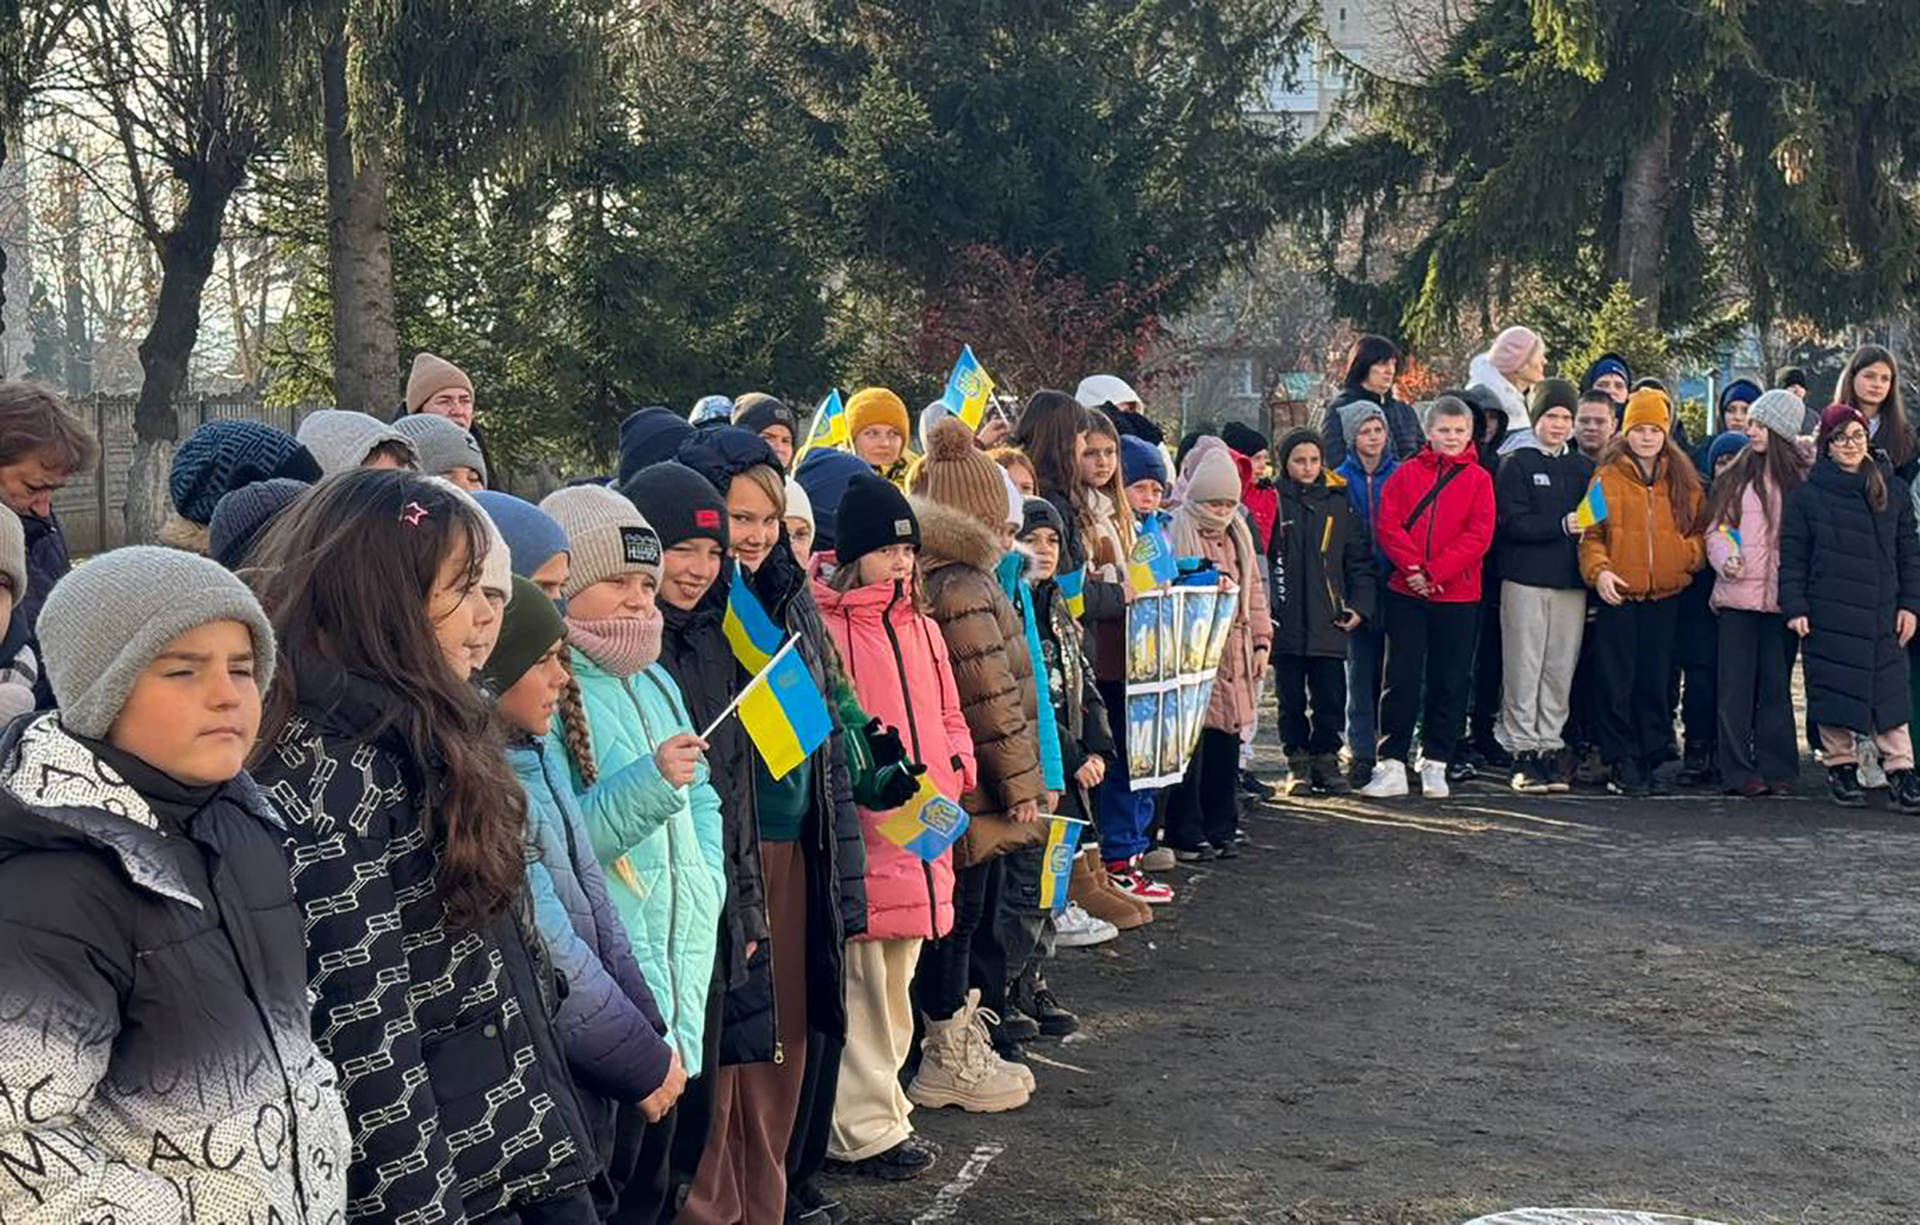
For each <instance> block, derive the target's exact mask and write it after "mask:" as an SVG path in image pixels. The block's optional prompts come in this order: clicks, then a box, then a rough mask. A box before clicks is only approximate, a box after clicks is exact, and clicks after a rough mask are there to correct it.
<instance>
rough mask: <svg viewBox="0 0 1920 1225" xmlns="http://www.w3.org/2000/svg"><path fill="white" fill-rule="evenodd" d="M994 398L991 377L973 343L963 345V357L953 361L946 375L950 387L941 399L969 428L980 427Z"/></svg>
mask: <svg viewBox="0 0 1920 1225" xmlns="http://www.w3.org/2000/svg"><path fill="white" fill-rule="evenodd" d="M992 398H993V379H992V377H990V376H989V375H988V374H987V371H986V368H985V367H984V366H982V365H981V364H980V359H979V358H977V357H975V356H974V355H973V346H971V345H961V346H960V357H959V359H958V360H957V361H955V362H954V363H953V373H952V374H949V375H948V376H947V389H946V391H945V392H943V393H942V394H941V396H940V399H941V400H942V402H944V403H945V404H946V406H947V408H948V409H949V410H950V411H952V413H953V415H954V416H956V417H958V418H960V420H962V421H964V422H966V423H967V428H968V429H970V430H978V429H979V428H980V419H981V418H982V417H983V416H984V415H985V414H986V411H987V403H988V401H989V400H991V399H992Z"/></svg>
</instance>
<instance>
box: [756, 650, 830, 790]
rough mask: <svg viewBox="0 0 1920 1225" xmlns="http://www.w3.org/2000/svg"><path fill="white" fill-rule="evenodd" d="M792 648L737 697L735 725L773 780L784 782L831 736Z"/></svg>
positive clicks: (809, 675) (824, 712) (815, 691)
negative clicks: (737, 720)
mask: <svg viewBox="0 0 1920 1225" xmlns="http://www.w3.org/2000/svg"><path fill="white" fill-rule="evenodd" d="M798 642H799V639H797V638H796V639H794V640H793V641H791V642H789V643H787V645H786V646H784V647H781V648H780V650H779V652H778V653H777V654H776V655H775V656H774V657H773V663H772V665H771V666H770V667H768V668H767V669H766V671H764V672H762V673H760V675H758V676H756V677H754V678H753V680H751V681H750V682H748V684H747V687H746V689H745V690H744V691H742V692H741V694H740V725H741V726H742V727H744V728H746V729H747V735H749V736H751V737H753V743H754V746H755V747H756V748H758V749H759V750H760V759H761V760H762V761H764V762H766V764H767V773H768V774H770V775H772V776H773V777H774V778H776V779H779V778H785V777H786V776H787V774H788V772H789V771H791V770H792V769H793V768H794V767H795V766H797V765H799V764H800V763H801V762H803V761H805V760H806V759H807V757H808V756H809V755H810V754H811V753H812V752H813V751H814V750H815V749H817V748H819V747H820V746H821V745H822V744H824V743H826V739H827V737H828V736H829V735H830V734H832V732H833V718H832V716H831V715H829V714H828V713H827V703H826V700H825V699H824V698H822V697H821V696H820V690H819V687H818V686H816V685H815V684H814V683H813V674H812V673H811V672H808V671H807V661H806V660H804V659H802V658H800V653H799V652H798V651H796V650H794V646H795V644H797V643H798Z"/></svg>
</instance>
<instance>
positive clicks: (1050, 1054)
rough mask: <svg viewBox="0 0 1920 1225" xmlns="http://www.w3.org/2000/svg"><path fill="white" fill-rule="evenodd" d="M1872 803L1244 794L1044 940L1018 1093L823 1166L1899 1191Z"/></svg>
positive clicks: (1293, 1182)
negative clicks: (1243, 836) (1042, 1032)
mask: <svg viewBox="0 0 1920 1225" xmlns="http://www.w3.org/2000/svg"><path fill="white" fill-rule="evenodd" d="M1805 781H1806V786H1805V787H1804V788H1803V789H1804V790H1806V791H1808V792H1813V791H1815V790H1816V787H1815V785H1814V784H1815V778H1814V775H1813V774H1812V772H1811V771H1809V774H1808V776H1807V779H1806V780H1805ZM1880 804H1881V800H1880V799H1879V798H1877V797H1876V799H1875V800H1874V807H1873V808H1870V809H1868V810H1866V811H1864V812H1853V813H1847V812H1842V811H1841V810H1838V809H1835V808H1833V807H1831V806H1830V805H1828V804H1827V803H1826V802H1825V801H1824V799H1816V798H1802V799H1795V800H1782V801H1766V802H1759V803H1754V802H1741V801H1737V800H1722V799H1718V798H1712V797H1705V796H1676V797H1671V798H1662V799H1653V800H1646V801H1639V802H1635V803H1631V804H1628V803H1625V802H1622V801H1619V800H1615V799H1609V798H1607V797H1604V796H1598V795H1592V796H1588V795H1574V796H1570V797H1555V798H1550V799H1527V800H1524V801H1522V800H1519V799H1518V798H1517V797H1514V796H1513V795H1511V794H1510V793H1507V792H1505V791H1504V790H1499V789H1496V788H1493V787H1491V786H1486V785H1474V786H1472V787H1470V788H1466V789H1462V790H1461V791H1459V792H1457V793H1456V798H1454V799H1452V800H1449V801H1444V802H1439V803H1425V802H1422V801H1419V800H1417V799H1416V800H1411V801H1398V802H1394V803H1368V802H1364V801H1359V800H1320V801H1311V800H1310V801H1304V802H1294V801H1291V800H1283V801H1280V802H1279V803H1277V804H1275V805H1272V806H1267V807H1263V808H1260V809H1258V810H1256V811H1254V812H1252V813H1251V814H1249V817H1248V821H1247V827H1248V829H1249V831H1250V834H1251V836H1252V838H1253V841H1254V847H1253V849H1251V850H1250V851H1249V853H1248V854H1246V855H1244V856H1243V857H1241V858H1240V859H1238V860H1236V861H1231V862H1226V863H1217V864H1206V865H1202V866H1200V867H1198V868H1197V869H1194V870H1186V871H1182V872H1180V873H1177V874H1175V875H1174V876H1173V877H1171V879H1172V881H1173V883H1175V884H1176V885H1178V886H1180V887H1181V896H1180V898H1179V899H1178V901H1177V902H1176V903H1175V904H1174V905H1173V906H1171V907H1166V908H1163V909H1162V911H1161V913H1160V917H1159V921H1156V922H1155V923H1153V924H1152V925H1150V926H1149V927H1147V928H1144V929H1142V930H1141V931H1139V932H1135V933H1129V934H1126V935H1123V936H1122V937H1121V938H1120V940H1118V941H1116V942H1114V943H1111V944H1108V945H1105V946H1103V947H1101V948H1098V949H1092V950H1062V952H1061V955H1060V957H1059V959H1058V960H1057V962H1056V963H1055V964H1054V966H1053V968H1052V971H1051V978H1052V980H1053V984H1054V986H1055V988H1056V990H1057V991H1058V992H1059V993H1060V995H1061V996H1062V998H1063V1000H1064V1001H1065V1002H1066V1003H1067V1004H1068V1005H1069V1006H1070V1007H1074V1008H1076V1009H1077V1010H1079V1011H1080V1013H1081V1016H1082V1018H1083V1020H1084V1022H1085V1029H1084V1031H1083V1033H1082V1034H1081V1035H1077V1036H1075V1037H1074V1038H1072V1039H1069V1040H1068V1041H1066V1042H1064V1043H1060V1042H1049V1043H1041V1044H1037V1045H1036V1046H1035V1047H1034V1048H1033V1051H1034V1054H1035V1055H1036V1056H1037V1058H1036V1061H1035V1062H1036V1067H1035V1071H1036V1074H1037V1075H1038V1077H1039V1082H1040V1088H1039V1091H1038V1093H1037V1094H1036V1095H1035V1098H1034V1101H1033V1102H1032V1104H1031V1105H1029V1106H1028V1107H1027V1108H1026V1109H1024V1110H1021V1111H1018V1112H1015V1113H1012V1114H1007V1115H997V1116H994V1115H983V1116H967V1115H962V1114H959V1113H957V1112H953V1111H938V1112H928V1111H920V1112H917V1113H916V1115H915V1123H916V1126H917V1127H919V1128H920V1129H921V1130H922V1131H923V1132H925V1133H926V1134H927V1135H929V1136H932V1137H933V1138H935V1139H936V1140H938V1141H939V1142H940V1143H941V1144H942V1145H944V1146H945V1152H944V1153H943V1156H942V1158H941V1160H940V1162H939V1163H938V1164H937V1165H936V1166H935V1167H934V1169H933V1170H932V1171H930V1172H929V1174H928V1175H927V1176H926V1177H924V1178H923V1179H921V1180H920V1181H917V1182H914V1183H911V1184H906V1185H904V1186H889V1185H879V1184H873V1183H855V1182H845V1181H839V1182H834V1183H832V1184H831V1189H832V1190H834V1191H835V1192H836V1193H838V1194H840V1195H841V1196H842V1197H843V1198H844V1199H845V1200H846V1201H847V1202H848V1204H849V1206H850V1207H852V1208H853V1209H854V1220H856V1221H858V1222H864V1223H867V1225H906V1223H908V1222H916V1223H917V1222H928V1221H943V1220H944V1221H979V1222H1008V1223H1021V1222H1034V1223H1038V1222H1078V1221H1100V1222H1121V1223H1132V1222H1139V1223H1141V1225H1148V1223H1154V1225H1158V1223H1162V1222H1261V1223H1267V1222H1272V1223H1275V1225H1279V1223H1288V1225H1295V1223H1297V1225H1333V1223H1335V1222H1340V1223H1348V1222H1351V1223H1355V1225H1361V1223H1365V1225H1457V1223H1459V1222H1463V1221H1466V1220H1468V1219H1469V1218H1471V1217H1473V1216H1475V1215H1478V1214H1481V1213H1487V1212H1494V1211H1499V1210H1502V1209H1508V1208H1515V1207H1521V1206H1527V1205H1569V1204H1596V1203H1599V1204H1609V1205H1614V1206H1620V1207H1639V1208H1647V1209H1658V1210H1662V1211H1666V1212H1672V1213H1678V1214H1683V1215H1697V1216H1700V1217H1705V1218H1710V1219H1712V1220H1715V1221H1721V1222H1727V1223H1728V1225H1735V1223H1742V1225H1759V1223H1763V1222H1764V1223H1775V1222H1782V1223H1783V1222H1805V1223H1820V1222H1834V1223H1845V1225H1868V1223H1873V1222H1913V1221H1920V1151H1917V1149H1920V1146H1916V1138H1917V1137H1916V1127H1915V1125H1916V1120H1915V1112H1916V1100H1917V1098H1916V1094H1915V1092H1914V1086H1915V1073H1916V1066H1917V1065H1920V1025H1917V1024H1916V1022H1917V1021H1920V921H1917V920H1920V891H1916V889H1915V887H1914V882H1915V880H1916V877H1920V820H1916V819H1914V818H1902V817H1900V816H1898V815H1895V814H1891V813H1887V812H1884V811H1882V810H1881V808H1880Z"/></svg>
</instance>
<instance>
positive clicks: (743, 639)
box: [720, 562, 786, 672]
mask: <svg viewBox="0 0 1920 1225" xmlns="http://www.w3.org/2000/svg"><path fill="white" fill-rule="evenodd" d="M720 629H721V632H722V633H724V634H726V636H727V643H728V645H730V646H731V647H733V657H734V658H735V659H737V660H739V661H740V666H741V667H743V668H745V669H746V670H747V671H749V672H759V671H761V670H762V669H763V668H765V667H766V666H767V665H768V664H770V663H772V662H773V657H774V656H775V655H777V654H779V652H780V644H781V643H782V642H784V641H785V640H786V634H785V633H783V632H782V631H781V629H780V627H779V626H777V625H775V624H774V623H773V618H772V617H769V616H768V615H767V610H766V609H764V608H762V607H761V606H760V601H759V600H758V599H757V598H756V597H755V596H754V594H753V590H752V589H751V588H749V587H748V586H747V572H746V571H745V570H742V569H741V568H740V563H739V562H735V563H733V581H732V583H731V584H730V586H729V589H728V591H727V613H726V616H725V617H724V618H722V619H721V622H720Z"/></svg>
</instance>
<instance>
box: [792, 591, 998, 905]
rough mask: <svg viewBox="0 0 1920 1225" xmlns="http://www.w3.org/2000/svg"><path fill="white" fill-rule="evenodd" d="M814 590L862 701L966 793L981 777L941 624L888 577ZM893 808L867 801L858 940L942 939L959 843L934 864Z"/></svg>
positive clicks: (938, 777) (946, 790) (947, 791)
mask: <svg viewBox="0 0 1920 1225" xmlns="http://www.w3.org/2000/svg"><path fill="white" fill-rule="evenodd" d="M813 596H814V600H815V601H816V602H817V603H818V604H819V605H820V617H821V619H822V620H823V621H825V622H826V625H827V634H828V635H829V636H830V637H831V638H832V639H833V645H834V649H835V650H837V651H839V652H840V667H841V670H842V671H843V672H845V674H846V677H847V681H848V683H849V684H851V685H852V686H853V693H854V696H855V697H856V698H858V699H859V700H860V707H861V709H862V710H865V711H866V712H867V714H869V715H871V716H872V717H874V718H876V719H878V720H880V722H881V723H883V724H885V725H886V726H888V727H891V728H894V729H895V730H897V731H898V732H899V733H900V742H901V743H902V744H904V745H906V747H907V755H908V756H909V757H911V758H912V759H913V760H915V761H918V762H921V763H923V764H925V766H926V767H927V774H928V776H929V777H931V778H932V779H933V782H934V785H935V786H936V787H938V788H939V789H940V794H942V795H944V796H946V797H947V798H948V799H950V800H955V801H958V800H959V798H960V797H961V796H962V795H965V794H966V793H967V792H968V791H969V790H971V789H972V788H973V786H974V783H975V778H974V773H975V770H974V759H973V737H972V736H970V735H969V734H968V732H967V717H966V715H965V714H963V713H961V710H960V690H959V688H958V687H957V686H956V685H955V684H954V680H953V669H952V667H951V666H950V665H949V664H948V662H947V644H946V640H945V639H944V638H942V637H941V636H940V627H939V626H937V625H935V624H934V623H933V621H932V619H931V618H929V617H927V616H925V615H923V614H921V613H918V612H915V611H914V608H913V603H912V601H911V600H909V599H907V598H906V597H904V596H896V595H895V593H894V589H893V585H892V584H890V583H874V584H871V585H869V586H866V587H856V588H854V589H853V590H852V591H849V592H845V593H842V592H839V591H835V590H833V589H832V588H831V587H828V586H827V585H826V584H825V583H819V582H816V583H814V585H813ZM892 815H893V814H892V813H890V812H882V813H876V812H869V811H868V810H867V809H865V808H862V809H861V810H860V826H861V830H862V832H863V833H864V834H865V835H866V843H867V932H866V935H865V936H861V937H855V939H866V940H906V939H916V938H917V939H921V940H937V939H939V938H940V937H941V936H944V935H946V934H947V933H948V932H949V931H951V930H952V929H953V852H951V851H946V852H943V853H942V854H941V855H940V857H939V858H938V859H936V860H934V861H933V862H932V863H927V862H926V861H924V860H922V859H921V858H920V857H919V856H918V855H915V854H913V853H912V852H911V851H907V850H904V849H902V848H901V847H899V846H897V845H895V844H894V843H893V842H890V841H889V840H888V839H887V838H886V837H885V836H884V835H882V834H881V833H880V826H881V824H882V823H883V822H885V820H886V818H888V817H889V816H892Z"/></svg>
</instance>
